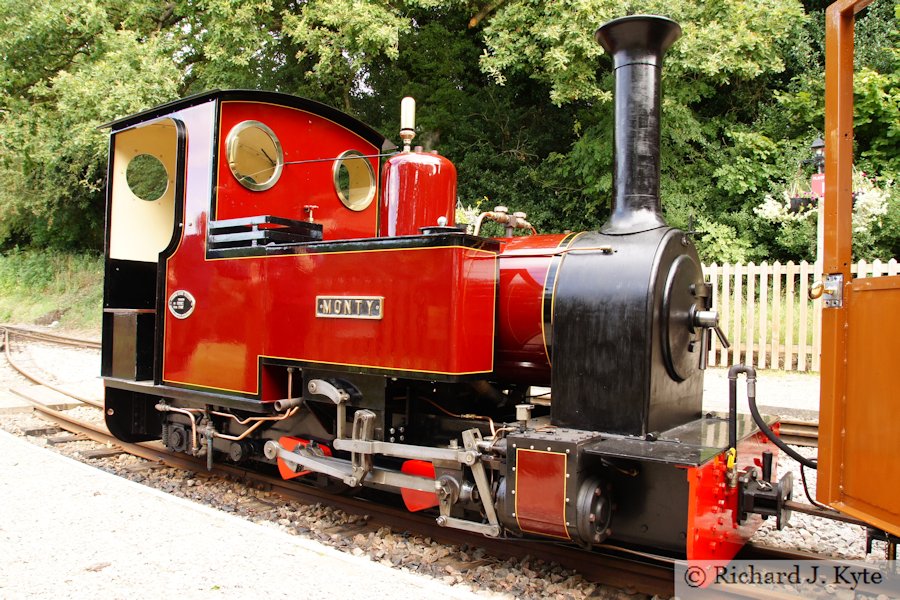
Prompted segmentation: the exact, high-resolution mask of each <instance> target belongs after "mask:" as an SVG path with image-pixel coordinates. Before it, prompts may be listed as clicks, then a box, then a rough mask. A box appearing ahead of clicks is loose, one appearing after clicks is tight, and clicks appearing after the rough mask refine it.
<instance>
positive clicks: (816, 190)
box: [809, 173, 825, 198]
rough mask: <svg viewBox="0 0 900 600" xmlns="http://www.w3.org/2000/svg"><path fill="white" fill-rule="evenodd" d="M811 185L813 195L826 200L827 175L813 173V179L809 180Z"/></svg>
mask: <svg viewBox="0 0 900 600" xmlns="http://www.w3.org/2000/svg"><path fill="white" fill-rule="evenodd" d="M809 185H810V187H811V188H812V194H813V196H815V197H816V198H824V197H825V174H824V173H813V175H812V177H810V178H809Z"/></svg>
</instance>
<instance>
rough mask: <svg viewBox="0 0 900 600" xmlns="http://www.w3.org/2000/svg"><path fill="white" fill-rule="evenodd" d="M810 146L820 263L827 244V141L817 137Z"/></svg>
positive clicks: (810, 183) (817, 253)
mask: <svg viewBox="0 0 900 600" xmlns="http://www.w3.org/2000/svg"><path fill="white" fill-rule="evenodd" d="M810 148H811V149H812V151H813V159H812V162H813V164H814V165H815V167H816V172H815V173H814V174H813V175H812V177H810V180H809V186H810V189H811V190H812V193H813V196H815V197H816V212H817V215H816V262H817V263H820V262H821V261H822V258H823V256H824V254H823V251H824V244H825V208H824V206H823V205H824V204H825V141H824V140H823V139H822V138H820V137H817V138H816V139H815V140H813V143H812V146H810Z"/></svg>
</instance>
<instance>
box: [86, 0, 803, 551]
mask: <svg viewBox="0 0 900 600" xmlns="http://www.w3.org/2000/svg"><path fill="white" fill-rule="evenodd" d="M678 33H679V29H678V26H677V25H676V24H674V23H673V22H671V21H669V20H667V19H662V18H657V17H628V18H625V19H620V20H617V21H613V22H611V23H609V24H607V25H606V26H604V27H603V28H601V29H600V30H599V31H598V38H599V39H600V40H601V43H603V44H604V47H605V48H606V49H607V50H608V51H609V52H610V53H612V54H613V55H614V60H615V61H616V64H617V69H624V70H626V71H628V73H629V76H628V77H625V78H624V80H623V79H619V81H624V82H625V84H627V85H632V86H635V88H634V89H632V90H630V91H629V90H625V91H626V92H627V93H625V94H624V96H623V93H622V90H619V91H617V98H620V100H617V103H618V104H621V106H619V105H618V104H617V113H620V116H619V117H618V118H617V122H619V123H624V124H625V125H623V126H622V127H623V130H617V134H616V140H617V142H616V143H617V146H616V155H617V162H621V161H632V162H633V163H634V164H635V165H638V166H639V167H640V168H627V165H626V166H624V167H623V166H622V165H620V168H618V169H617V173H619V174H620V176H619V179H617V180H616V198H615V200H614V202H615V207H616V208H615V210H614V212H613V216H612V217H611V219H610V221H608V222H607V224H606V225H604V226H603V227H602V228H601V229H600V231H596V232H585V233H578V234H552V235H534V234H533V235H527V236H517V237H504V238H499V239H489V238H484V237H480V236H477V235H472V234H469V233H467V232H466V231H465V229H464V228H463V227H457V226H455V218H454V212H455V205H456V171H455V168H454V167H453V165H452V163H450V161H448V160H447V159H446V158H443V157H440V156H438V155H436V154H432V153H425V152H420V151H412V152H411V151H409V149H408V148H407V150H405V151H403V152H395V153H392V154H391V156H390V158H389V159H388V160H387V161H386V163H385V165H384V166H383V167H381V161H380V157H381V156H384V155H385V153H391V152H392V151H393V150H394V149H395V147H394V146H393V145H392V144H391V143H390V142H388V141H387V140H386V139H385V138H384V137H382V136H381V135H380V134H378V133H376V132H375V131H373V130H372V129H370V128H369V127H367V126H366V125H364V124H363V123H360V122H359V121H356V120H355V119H353V118H351V117H349V116H347V115H344V114H342V113H340V112H338V111H336V110H334V109H332V108H329V107H327V106H324V105H321V104H318V103H315V102H312V101H308V100H303V99H299V98H295V97H291V96H285V95H281V94H273V93H260V92H246V91H226V92H211V93H208V94H203V95H200V96H195V97H191V98H187V99H185V100H181V101H178V102H175V103H172V104H169V105H165V106H162V107H159V108H156V109H153V110H151V111H147V112H145V113H141V114H138V115H134V116H131V117H127V118H125V119H122V120H121V121H117V122H115V123H113V124H112V139H111V143H110V183H109V192H108V211H109V213H108V214H109V218H108V223H109V228H108V233H107V235H108V237H107V270H106V288H105V297H104V331H103V336H104V350H103V375H104V378H105V383H106V412H107V424H108V426H109V428H110V430H111V431H112V432H113V433H114V434H115V435H117V436H118V437H120V438H122V439H125V440H129V441H140V440H149V439H157V438H159V439H162V440H163V442H164V443H165V444H166V445H167V446H168V447H170V448H172V449H173V450H177V451H182V452H188V453H193V454H196V455H199V454H205V455H206V456H207V460H208V461H210V463H211V462H213V461H215V460H229V461H232V462H236V463H240V464H243V465H246V466H248V468H252V467H261V466H265V465H269V466H272V465H277V467H278V469H279V471H280V472H281V474H282V476H283V477H285V478H286V479H297V480H299V481H310V480H312V481H331V482H334V481H337V482H339V483H341V484H343V485H346V486H349V487H350V488H354V489H355V491H356V493H365V491H366V489H367V488H369V487H377V488H379V489H382V490H383V489H392V490H395V491H396V492H398V494H400V495H401V496H402V497H403V499H404V500H405V501H406V503H407V506H408V507H409V509H410V510H427V509H432V508H434V509H436V512H437V514H438V516H437V519H438V522H439V523H440V524H442V525H444V526H447V527H454V528H459V529H464V530H467V531H472V532H477V533H481V534H484V535H489V536H500V535H524V534H535V535H541V536H548V537H551V538H559V539H566V540H571V541H573V542H576V543H579V544H581V545H584V546H591V545H593V544H597V543H599V542H602V541H604V540H606V539H607V538H613V539H616V540H618V541H620V542H622V543H629V544H634V545H638V546H643V547H651V548H655V549H658V550H661V551H666V552H670V553H674V554H679V555H682V556H688V557H689V558H714V559H717V560H728V559H729V558H730V557H731V556H733V554H734V552H735V551H736V550H737V548H738V547H739V546H740V543H741V542H742V541H743V540H745V539H746V538H747V537H748V536H749V535H751V534H752V532H753V530H754V529H755V528H756V527H757V526H758V524H759V522H760V520H761V519H760V516H759V514H754V513H760V514H763V515H770V514H774V515H780V514H781V513H782V512H783V503H784V500H785V499H786V498H788V497H789V496H790V485H789V483H790V482H789V481H788V482H783V483H776V482H768V481H764V482H763V484H758V482H759V479H760V474H759V473H758V468H757V466H758V465H767V466H766V468H765V469H763V474H762V478H763V479H768V478H769V477H770V471H771V468H770V467H771V464H772V458H773V456H772V454H771V453H770V452H769V450H768V443H767V442H766V440H765V439H763V438H762V437H761V436H760V435H759V434H757V433H756V432H755V430H754V427H753V426H752V424H751V423H750V422H749V421H747V420H744V419H739V418H738V416H737V414H736V413H734V411H732V412H733V414H731V415H729V416H725V417H717V416H708V415H707V416H704V415H703V414H702V405H701V397H702V377H703V368H704V367H705V351H704V349H705V347H706V346H707V344H708V338H709V335H710V332H711V331H713V330H714V329H715V328H716V320H717V315H716V313H715V311H713V310H712V307H711V306H710V294H709V289H708V284H706V283H705V282H704V281H703V278H702V274H701V272H700V268H699V259H698V257H697V253H696V250H695V248H694V246H693V242H692V241H691V239H690V237H689V236H688V235H687V234H685V233H684V232H681V231H679V230H677V229H673V228H670V227H668V226H667V225H665V223H664V222H663V221H662V217H661V215H660V211H659V200H658V193H659V190H658V173H659V164H658V158H659V157H658V126H659V125H658V115H659V109H658V102H659V64H660V62H661V59H662V54H663V52H664V51H665V49H666V48H667V47H668V45H669V44H671V43H672V42H673V41H674V40H675V38H677V35H678ZM625 84H623V85H625ZM618 86H619V84H618V83H617V89H618ZM632 103H635V104H636V106H632ZM629 110H636V111H639V112H641V114H642V115H645V116H643V117H642V118H641V119H635V118H632V116H633V115H629V113H628V111H629ZM404 122H406V123H408V122H409V121H407V120H404ZM402 135H403V136H404V140H405V141H406V142H407V145H408V142H409V141H410V139H411V137H412V129H411V127H408V128H407V129H405V133H404V134H402ZM654 136H655V137H654ZM635 140H638V141H639V142H640V143H639V144H637V145H638V146H639V147H640V148H642V149H643V150H644V151H646V150H647V149H648V148H649V149H650V150H651V151H650V153H649V154H647V155H645V154H635V153H634V152H633V151H632V150H633V148H632V147H631V144H632V143H633V142H634V143H636V142H635ZM139 156H146V157H147V158H146V160H149V161H150V162H152V161H153V160H156V161H158V162H159V163H161V165H162V172H163V173H165V175H164V180H163V181H162V184H163V185H162V186H161V187H160V189H165V191H164V192H163V193H162V194H161V195H160V196H159V197H156V198H147V197H141V196H140V194H139V189H138V187H137V186H135V185H132V182H133V181H136V180H139V179H140V178H139V177H137V178H135V179H133V174H134V170H135V169H137V167H135V166H134V165H135V164H137V163H139V162H140V161H137V160H136V159H137V157H139ZM380 171H383V172H381V173H380ZM635 173H641V174H642V175H641V177H639V178H634V177H633V175H634V174H635ZM144 175H146V174H144ZM379 182H381V185H380V187H379ZM492 214H493V213H492ZM497 214H498V215H500V216H499V217H497V218H502V219H504V221H503V222H504V223H506V224H507V226H508V227H509V228H512V227H513V226H514V224H519V225H522V224H526V225H527V222H526V221H524V215H521V214H514V215H511V216H510V215H508V214H507V213H506V212H503V211H498V213H497ZM528 227H530V226H528ZM735 376H736V374H735ZM532 386H544V387H547V386H549V388H550V390H549V391H546V390H540V389H538V390H534V389H533V388H532Z"/></svg>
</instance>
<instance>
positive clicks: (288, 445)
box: [278, 436, 331, 479]
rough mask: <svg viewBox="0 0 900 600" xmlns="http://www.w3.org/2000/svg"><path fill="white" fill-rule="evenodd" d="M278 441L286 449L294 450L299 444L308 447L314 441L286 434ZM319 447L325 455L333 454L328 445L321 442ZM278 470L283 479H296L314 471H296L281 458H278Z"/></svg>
mask: <svg viewBox="0 0 900 600" xmlns="http://www.w3.org/2000/svg"><path fill="white" fill-rule="evenodd" d="M278 443H279V444H281V446H282V447H283V448H284V449H285V450H289V451H293V450H294V449H296V448H297V446H300V447H301V448H306V447H307V446H309V445H310V444H312V443H314V442H311V441H310V440H306V439H303V438H297V437H288V436H285V437H282V438H281V439H279V440H278ZM318 447H319V448H320V449H321V450H322V454H324V455H325V456H331V448H329V447H328V446H323V445H321V444H319V445H318ZM278 472H279V473H281V478H282V479H296V478H297V477H303V476H304V475H309V474H310V473H312V471H298V472H296V473H294V472H293V471H292V470H291V469H290V467H288V466H287V463H285V462H284V460H282V459H281V458H279V459H278Z"/></svg>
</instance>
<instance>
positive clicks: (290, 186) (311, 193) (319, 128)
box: [188, 102, 379, 240]
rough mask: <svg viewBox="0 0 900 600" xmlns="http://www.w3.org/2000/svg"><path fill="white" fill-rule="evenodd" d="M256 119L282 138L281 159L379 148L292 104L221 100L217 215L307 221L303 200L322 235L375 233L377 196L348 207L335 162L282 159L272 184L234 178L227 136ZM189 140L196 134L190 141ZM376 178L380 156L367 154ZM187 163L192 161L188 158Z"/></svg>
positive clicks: (342, 236) (368, 151)
mask: <svg viewBox="0 0 900 600" xmlns="http://www.w3.org/2000/svg"><path fill="white" fill-rule="evenodd" d="M247 120H252V121H260V122H261V123H264V124H265V125H268V126H269V127H270V128H271V129H272V131H274V132H275V135H276V136H278V140H279V142H280V143H281V146H282V150H283V151H284V161H285V163H290V162H295V161H304V160H315V159H323V158H336V157H337V156H338V155H340V154H341V153H342V152H344V151H346V150H359V151H360V152H362V153H363V154H364V155H367V156H368V155H372V154H378V152H379V149H378V148H376V147H375V146H373V145H372V144H370V143H369V142H367V141H366V140H364V139H363V138H361V137H359V136H358V135H356V134H355V133H353V132H351V131H350V130H348V129H344V128H343V127H341V126H340V125H338V124H336V123H333V122H331V121H329V120H328V119H325V118H324V117H320V116H318V115H314V114H312V113H308V112H305V111H302V110H299V109H295V108H288V107H284V106H277V105H274V104H265V103H261V102H223V103H222V111H221V120H220V122H219V139H218V141H217V144H218V152H219V164H218V165H217V168H216V175H217V181H216V188H215V191H214V192H213V206H214V214H215V217H214V218H216V219H236V218H238V217H253V216H257V215H274V216H277V217H286V218H288V219H295V220H297V221H305V220H307V218H308V216H309V215H308V213H307V212H306V211H305V210H304V209H303V207H304V206H305V205H309V204H315V205H318V208H317V209H316V211H315V213H314V216H315V221H316V223H321V224H322V228H323V237H324V239H326V240H340V239H350V238H361V237H374V236H375V235H376V222H377V218H378V197H377V195H376V197H375V199H374V200H373V201H372V204H370V205H369V207H368V208H367V209H365V210H363V211H360V212H355V211H352V210H349V209H347V208H346V207H345V206H344V205H343V204H342V203H341V201H340V199H339V198H338V195H337V193H336V192H335V189H334V176H333V174H332V169H333V167H334V161H322V162H309V163H301V164H285V166H284V169H283V170H282V172H281V177H280V178H279V180H278V183H276V184H275V185H274V186H273V187H272V188H271V189H269V190H266V191H263V192H254V191H251V190H248V189H247V188H245V187H244V186H242V185H241V184H240V183H238V181H237V179H235V177H234V175H233V174H232V173H231V169H230V168H229V167H228V161H227V159H226V156H225V139H226V137H227V136H228V132H229V131H231V128H232V127H234V126H235V125H237V124H238V123H240V122H242V121H247ZM189 143H191V144H193V143H194V139H193V138H192V139H191V140H190V142H189ZM367 160H368V161H369V162H370V163H371V165H372V169H373V170H374V172H375V185H377V182H378V165H379V160H378V158H369V159H367ZM188 167H189V168H194V167H196V165H192V164H191V163H190V162H189V163H188Z"/></svg>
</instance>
